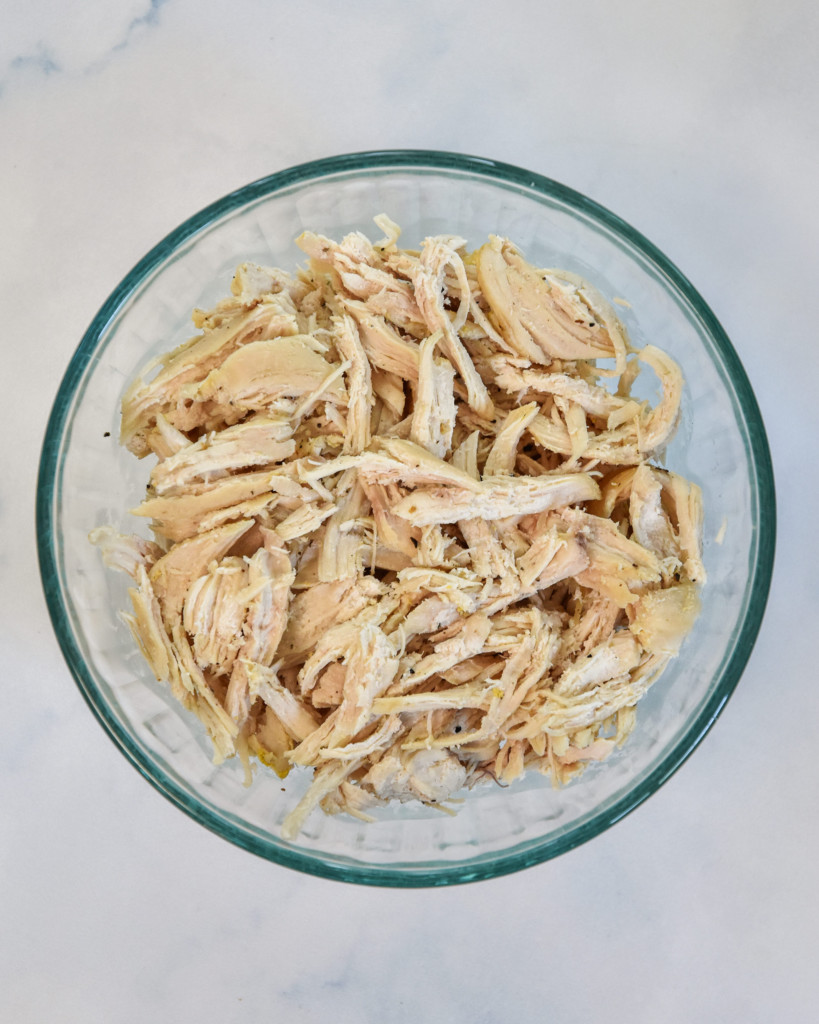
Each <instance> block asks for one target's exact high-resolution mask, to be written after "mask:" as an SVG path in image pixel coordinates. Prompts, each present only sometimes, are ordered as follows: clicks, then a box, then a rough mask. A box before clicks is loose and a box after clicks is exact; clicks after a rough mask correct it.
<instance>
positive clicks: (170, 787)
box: [36, 150, 776, 888]
mask: <svg viewBox="0 0 819 1024" xmlns="http://www.w3.org/2000/svg"><path fill="white" fill-rule="evenodd" d="M400 170H409V171H416V172H418V171H421V172H423V171H425V170H426V171H429V172H431V173H434V172H441V171H443V172H447V171H449V172H454V173H458V174H463V175H467V176H473V177H480V178H483V179H487V180H491V181H494V182H496V183H497V184H499V185H502V186H505V187H508V188H509V187H511V188H522V189H525V190H526V191H527V192H531V193H536V194H540V195H543V196H544V197H546V198H549V199H554V200H557V201H559V202H561V203H562V204H564V205H565V206H568V207H570V208H572V209H574V210H576V211H577V212H578V213H581V214H583V215H584V216H585V217H586V218H588V219H590V220H592V221H596V222H597V223H599V224H601V225H603V226H604V227H605V228H606V229H607V230H608V231H609V232H611V233H613V234H615V235H619V236H620V237H622V238H623V239H624V240H625V241H626V242H627V243H628V244H629V245H630V246H631V247H632V248H633V249H635V250H636V251H637V252H639V253H641V254H642V256H643V258H644V259H645V260H646V261H647V262H648V263H649V264H651V265H653V266H654V268H655V269H656V270H657V271H659V272H660V273H661V274H662V275H663V276H664V277H665V278H666V279H667V281H668V282H669V283H670V284H671V285H672V287H673V288H674V289H675V290H676V291H677V292H678V293H679V294H680V295H681V296H682V298H683V299H684V300H686V301H687V302H688V303H689V304H690V306H691V307H692V308H693V310H694V311H695V313H696V314H697V316H698V317H699V319H700V320H701V322H702V324H703V326H704V327H705V329H706V330H707V332H708V333H709V335H710V337H711V340H712V341H713V343H714V346H715V348H716V350H717V351H718V353H719V355H720V357H721V359H722V361H723V364H724V367H725V370H726V372H727V373H728V375H729V376H730V379H731V381H732V384H733V386H734V388H735V391H736V394H737V397H738V400H739V402H740V407H741V409H742V412H743V414H744V421H745V422H744V425H745V428H746V430H747V435H748V439H749V461H750V464H751V466H752V469H753V473H752V476H751V481H750V483H751V517H752V521H753V522H754V523H755V530H754V544H755V549H754V551H753V552H752V553H751V558H750V573H751V578H750V579H749V584H748V588H747V590H746V593H747V594H749V595H750V598H749V600H748V601H747V605H746V610H745V616H744V619H743V621H742V625H741V628H740V630H739V633H738V635H737V638H736V642H735V645H734V649H733V652H732V654H731V656H730V658H728V659H727V661H726V662H725V663H724V665H723V669H722V673H721V676H720V678H719V679H718V680H717V681H716V685H715V686H714V688H713V690H712V693H711V696H710V698H709V699H708V700H707V701H706V702H705V704H704V705H703V707H702V708H700V710H699V712H698V713H697V715H696V716H695V717H694V719H693V720H692V722H691V723H690V724H689V727H688V729H687V730H686V732H685V733H684V735H683V736H682V737H681V739H680V740H679V741H678V743H677V744H676V746H675V747H674V748H673V749H672V750H670V751H669V752H668V753H667V755H666V756H665V758H664V759H663V760H662V761H661V763H660V764H658V765H657V766H656V767H655V768H654V769H653V771H651V772H650V773H649V774H648V775H647V776H646V777H645V778H643V779H642V780H641V781H640V782H639V783H638V784H637V785H636V786H635V787H634V789H632V790H631V791H630V792H629V793H627V794H625V795H624V796H623V797H621V798H620V799H618V800H615V801H613V802H612V804H611V805H610V806H608V807H606V808H605V809H604V810H602V811H598V812H595V813H594V814H593V815H591V816H589V818H588V819H587V820H586V821H584V822H582V823H581V824H579V825H577V826H575V827H573V828H571V829H569V830H567V832H565V833H563V834H559V835H557V836H555V837H552V838H551V839H548V840H540V841H538V840H535V841H530V842H527V843H524V844H521V845H520V846H517V847H514V848H512V849H510V850H507V851H505V852H503V853H500V854H487V855H484V856H478V857H475V858H473V859H472V860H470V861H468V862H457V863H449V862H446V861H443V860H441V861H430V862H424V863H423V864H420V865H413V864H404V865H395V864H392V865H386V866H383V867H382V866H376V865H373V866H365V865H362V864H360V863H358V862H356V861H354V860H352V859H351V860H348V861H345V860H344V859H342V858H336V859H334V860H328V859H326V857H324V855H322V854H318V853H314V852H312V851H310V850H301V849H299V848H297V847H291V846H286V845H279V844H278V843H277V842H276V841H274V840H273V839H272V838H270V839H268V838H266V837H264V836H261V835H258V834H254V833H253V832H252V831H249V830H247V829H245V828H243V827H240V826H239V825H237V824H233V823H231V822H230V821H229V820H226V818H225V817H223V816H221V815H220V814H218V813H216V812H214V811H212V810H211V809H209V808H208V807H205V806H203V805H202V804H201V803H200V802H199V801H198V800H196V799H194V798H192V797H191V795H190V794H189V793H187V792H186V791H185V790H184V789H182V788H181V787H179V786H178V785H177V784H176V783H175V782H174V781H173V780H172V779H170V778H169V777H168V776H167V775H166V774H165V773H164V772H163V771H162V770H161V768H159V766H158V765H157V764H156V763H155V762H154V761H153V760H151V758H150V757H148V756H146V754H145V752H144V751H143V750H142V749H140V748H139V747H138V746H137V745H136V744H135V743H134V741H133V739H132V737H131V736H130V735H129V734H128V732H127V731H126V730H124V729H123V728H122V726H121V725H120V723H119V721H118V720H117V719H116V718H115V716H114V715H113V714H112V713H111V711H110V709H109V708H108V706H107V703H106V701H105V699H104V698H103V696H102V694H101V693H100V692H99V690H98V688H97V686H96V684H95V682H94V680H93V678H92V676H91V673H90V672H89V670H88V667H87V665H86V664H85V661H84V659H83V657H82V654H81V652H80V649H79V646H78V644H77V642H76V639H75V637H74V635H73V632H72V630H71V626H70V618H69V615H68V611H67V608H66V605H65V602H64V598H63V594H62V591H61V588H60V585H59V573H58V563H57V551H56V546H55V523H54V515H55V500H54V499H55V495H56V494H57V492H58V486H59V484H60V477H61V472H62V460H61V454H62V452H63V448H64V446H63V437H64V431H65V428H66V425H67V421H68V415H69V412H70V410H71V408H72V405H73V403H74V399H75V397H76V392H77V389H78V387H79V385H80V383H81V381H82V378H83V375H84V373H85V371H86V369H87V367H88V365H89V363H90V362H91V360H92V358H93V356H94V353H95V351H96V348H97V345H98V342H99V339H100V338H101V337H102V336H103V335H104V333H105V330H106V328H107V326H108V325H109V324H110V322H111V321H112V319H113V318H114V317H115V316H116V314H117V311H118V310H119V309H120V308H121V306H122V304H123V303H124V302H125V301H126V300H127V299H128V298H129V297H130V296H131V295H132V294H133V293H134V292H135V291H136V289H137V288H138V287H139V286H140V284H142V282H143V281H145V279H146V278H147V277H148V276H149V274H150V273H151V272H152V271H154V270H155V269H156V268H157V267H158V266H160V265H161V264H162V263H163V261H164V260H165V259H167V258H168V257H169V256H170V255H171V254H172V253H173V252H175V251H176V250H178V249H179V247H180V246H181V245H182V244H183V243H184V242H186V241H188V240H189V239H191V238H192V237H193V236H195V235H196V234H198V233H199V232H201V231H203V230H205V229H207V228H208V227H209V226H210V225H212V224H213V223H214V222H215V221H217V220H219V219H221V218H223V217H224V216H225V215H226V214H228V213H230V212H231V211H233V210H235V209H237V208H239V207H243V206H246V205H248V204H250V203H252V202H254V201H256V200H258V199H260V198H263V197H265V196H268V195H271V194H273V193H276V192H282V191H284V190H286V189H287V188H289V187H292V186H296V185H299V184H303V183H306V182H309V181H313V180H318V179H322V178H325V179H326V178H329V177H331V176H344V175H345V174H346V175H349V174H350V173H356V174H364V175H367V174H377V173H379V172H381V171H395V172H397V171H400ZM36 526H37V546H38V555H39V561H40V575H41V579H42V583H43V589H44V592H45V597H46V602H47V605H48V610H49V615H50V617H51V621H52V624H53V627H54V630H55V633H56V636H57V640H58V642H59V644H60V647H61V649H62V652H63V656H64V658H65V660H66V663H67V665H68V667H69V670H70V671H71V673H72V675H73V677H74V679H75V681H76V683H77V685H78V686H79V689H80V692H81V693H82V695H83V697H84V698H85V700H86V702H87V703H88V705H89V707H90V708H91V711H92V712H93V713H94V715H95V716H96V718H97V719H98V721H99V722H100V724H101V725H102V726H103V728H104V729H105V731H106V732H107V733H108V735H109V736H110V738H111V739H112V740H113V741H114V743H115V744H116V745H117V746H118V747H119V749H120V750H121V751H122V753H123V754H124V755H125V756H126V757H127V758H128V759H129V760H130V761H131V763H132V764H133V765H134V766H135V767H136V768H137V769H138V771H139V772H140V773H141V774H142V775H143V776H144V777H145V778H146V779H148V781H149V782H150V783H151V784H152V785H153V786H154V787H155V788H156V789H157V790H159V792H160V793H162V794H163V795H164V796H166V797H167V798H168V799H169V800H170V801H171V802H172V803H174V804H175V805H176V806H177V807H179V808H180V809H181V810H183V811H184V812H185V813H186V814H188V815H189V816H190V817H192V818H193V819H195V820H196V821H198V822H199V823H200V824H202V825H204V826H205V827H206V828H208V829H210V830H211V831H213V832H215V833H217V834H218V835H220V836H222V837H223V838H225V839H227V840H229V841H231V842H233V843H235V844H236V845H238V846H240V847H242V848H243V849H245V850H248V851H250V852H251V853H255V854H257V855H259V856H262V857H265V858H267V859H269V860H272V861H275V862H276V863H279V864H281V865H283V866H285V867H290V868H294V869H297V870H300V871H303V872H306V873H308V874H313V875H318V876H322V877H325V878H332V879H338V880H341V881H346V882H356V883H360V884H366V885H385V886H394V887H407V888H409V887H421V886H435V885H450V884H458V883H465V882H471V881H478V880H481V879H487V878H493V877H498V876H500V875H504V874H508V873H511V872H514V871H518V870H521V869H523V868H528V867H531V866H533V865H535V864H538V863H540V862H542V861H545V860H548V859H550V858H552V857H555V856H558V855H559V854H561V853H565V852H567V851H568V850H570V849H573V848H574V847H576V846H579V845H580V844H582V843H584V842H587V841H588V840H589V839H591V838H593V837H594V836H596V835H598V834H599V833H600V832H602V831H604V830H605V829H607V828H609V827H610V826H611V825H613V824H614V823H615V822H616V821H619V820H620V819H621V818H623V817H624V816H625V815H626V814H628V813H630V812H631V811H632V810H634V809H635V808H636V807H637V806H639V805H640V804H641V803H642V802H643V801H644V800H646V799H647V798H648V797H649V796H651V795H652V794H653V793H654V792H655V791H656V790H657V789H658V788H659V787H660V786H661V785H662V784H663V783H664V782H665V781H666V780H667V779H668V778H669V777H670V776H671V775H672V774H673V773H674V772H675V771H676V770H677V768H679V767H680V765H681V764H682V763H683V762H684V761H685V760H686V759H687V758H688V756H689V755H690V754H691V753H692V752H693V750H694V749H695V747H696V746H697V745H698V743H699V742H700V740H701V739H702V738H703V736H704V735H705V734H706V733H707V732H708V730H709V729H710V728H711V726H712V725H713V723H714V721H715V720H716V718H717V717H718V715H719V714H720V712H721V711H722V709H723V707H724V706H725V703H726V701H727V700H728V698H729V697H730V695H731V693H732V692H733V690H734V688H735V687H736V685H737V683H738V681H739V679H740V676H741V675H742V672H743V670H744V668H745V665H746V664H747V661H748V658H749V657H750V654H751V650H752V648H753V645H754V643H755V641H756V637H757V634H758V632H759V628H760V625H761V622H762V618H763V615H764V611H765V605H766V603H767V598H768V592H769V588H770V581H771V575H772V571H773V561H774V547H775V534H776V506H775V490H774V478H773V467H772V464H771V457H770V451H769V447H768V441H767V437H766V433H765V428H764V425H763V423H762V418H761V415H760V412H759V407H758V405H757V402H756V398H755V396H754V394H753V390H752V388H751V385H750V383H749V381H748V378H747V376H746V374H745V371H744V369H743V367H742V364H741V362H740V360H739V358H738V356H737V354H736V352H735V350H734V348H733V346H732V344H731V342H730V341H729V339H728V337H727V335H726V334H725V331H724V330H723V329H722V327H721V325H720V323H719V321H718V320H717V318H716V317H715V315H714V314H713V312H712V311H711V309H710V308H709V307H708V305H707V304H706V303H705V301H704V300H703V298H702V297H701V296H700V295H699V293H698V292H697V291H696V289H695V288H694V287H693V285H692V284H691V283H690V281H688V279H687V278H686V277H685V276H684V275H683V274H682V273H681V272H680V271H679V270H678V269H677V267H676V266H675V265H674V264H673V263H672V262H671V261H670V260H669V259H668V258H667V257H666V256H664V255H663V253H662V252H660V251H659V250H658V249H657V248H656V246H654V245H653V244H652V243H651V242H650V241H648V239H646V238H645V237H644V236H643V235H642V234H641V233H640V232H639V231H637V230H635V229H634V228H633V227H631V226H630V225H629V224H627V223H626V222H625V221H623V220H622V219H621V218H619V217H618V216H617V215H616V214H614V213H612V212H610V211H609V210H607V209H606V208H604V207H602V206H600V205H599V204H598V203H596V202H594V201H593V200H591V199H589V198H587V197H586V196H584V195H582V194H581V193H579V192H576V191H575V190H573V189H571V188H568V187H567V186H565V185H562V184H560V183H559V182H556V181H554V180H552V179H550V178H546V177H544V176H543V175H540V174H536V173H534V172H532V171H527V170H523V169H521V168H519V167H515V166H512V165H510V164H506V163H502V162H499V161H496V160H490V159H486V158H482V157H476V156H469V155H466V154H460V153H450V152H441V151H437V150H378V151H371V152H361V153H349V154H343V155H340V156H335V157H330V158H326V159H321V160H314V161H310V162H309V163H303V164H299V165H297V166H295V167H291V168H289V169H287V170H283V171H278V172H276V173H275V174H271V175H268V176H266V177H264V178H260V179H259V180H257V181H254V182H251V183H250V184H248V185H245V186H244V187H243V188H240V189H237V190H236V191H234V192H230V193H229V194H228V195H226V196H224V197H223V198H221V199H219V200H217V201H216V202H214V203H212V204H211V205H209V206H207V207H205V208H204V209H203V210H201V211H200V212H199V213H196V214H194V215H193V216H192V217H190V218H188V220H186V221H185V222H184V223H183V224H181V225H180V226H179V227H177V228H176V229H175V230H174V231H172V232H170V234H168V235H167V236H166V237H165V238H164V239H162V241H160V242H159V243H158V244H157V245H156V246H154V248H153V249H151V250H150V252H148V253H147V254H146V255H145V256H144V257H143V258H142V259H141V260H140V261H139V263H137V264H136V266H135V267H134V268H133V269H132V270H131V271H130V272H129V273H128V274H127V275H126V276H125V278H123V280H122V281H121V282H120V284H119V285H117V287H116V288H115V289H114V291H113V292H112V293H111V295H110V296H109V297H108V299H107V300H106V301H105V303H104V304H103V306H102V307H101V308H100V310H99V312H98V313H97V315H96V316H95V317H94V319H93V320H92V322H91V324H90V326H89V328H88V330H87V331H86V332H85V334H84V335H83V337H82V340H81V342H80V344H79V346H78V347H77V350H76V352H75V353H74V355H73V357H72V359H71V361H70V363H69V365H68V368H67V370H66V372H65V375H64V377H63V380H62V382H61V384H60V387H59V390H58V392H57V395H56V398H55V401H54V405H53V408H52V411H51V415H50V417H49V421H48V425H47V427H46V432H45V437H44V441H43V446H42V452H41V457H40V465H39V472H38V480H37V503H36Z"/></svg>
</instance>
